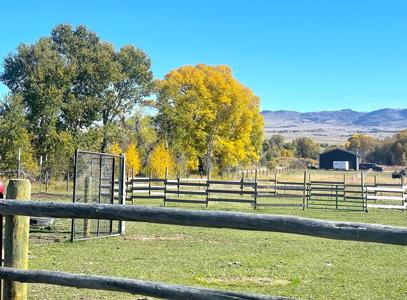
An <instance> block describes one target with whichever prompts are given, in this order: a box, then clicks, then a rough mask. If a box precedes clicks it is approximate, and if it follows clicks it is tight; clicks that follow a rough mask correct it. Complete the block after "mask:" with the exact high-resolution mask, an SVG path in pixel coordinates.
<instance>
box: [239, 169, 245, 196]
mask: <svg viewBox="0 0 407 300" xmlns="http://www.w3.org/2000/svg"><path fill="white" fill-rule="evenodd" d="M243 182H244V172H242V179H241V180H240V196H241V197H243V189H244V188H243Z"/></svg>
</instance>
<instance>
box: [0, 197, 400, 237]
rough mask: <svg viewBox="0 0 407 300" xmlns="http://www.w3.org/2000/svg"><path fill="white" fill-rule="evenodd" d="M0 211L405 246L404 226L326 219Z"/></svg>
mask: <svg viewBox="0 0 407 300" xmlns="http://www.w3.org/2000/svg"><path fill="white" fill-rule="evenodd" d="M0 214H2V215H21V216H38V217H54V218H69V219H71V218H75V219H106V220H121V221H135V222H148V223H159V224H169V225H182V226H195V227H210V228H230V229H241V230H256V231H270V232H283V233H293V234H301V235H308V236H315V237H324V238H331V239H337V240H352V241H364V242H377V243H385V244H396V245H407V228H404V227H395V226H385V225H376V224H365V223H352V222H338V221H325V220H318V219H309V218H300V217H293V216H284V215H271V214H253V213H241V212H227V211H202V210H187V209H178V208H164V207H143V206H128V205H127V206H125V205H120V204H84V203H55V202H37V201H18V200H0Z"/></svg>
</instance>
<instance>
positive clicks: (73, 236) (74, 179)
mask: <svg viewBox="0 0 407 300" xmlns="http://www.w3.org/2000/svg"><path fill="white" fill-rule="evenodd" d="M73 160H74V161H73V193H72V202H73V203H75V202H76V190H77V188H78V187H77V184H76V180H77V178H78V171H77V163H78V149H76V150H75V156H74V158H73ZM74 240H75V219H72V221H71V242H73V241H74Z"/></svg>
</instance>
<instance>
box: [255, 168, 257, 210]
mask: <svg viewBox="0 0 407 300" xmlns="http://www.w3.org/2000/svg"><path fill="white" fill-rule="evenodd" d="M256 208H257V169H256V170H255V171H254V209H256Z"/></svg>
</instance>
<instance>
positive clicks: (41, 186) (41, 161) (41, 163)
mask: <svg viewBox="0 0 407 300" xmlns="http://www.w3.org/2000/svg"><path fill="white" fill-rule="evenodd" d="M41 191H42V155H40V194H41Z"/></svg>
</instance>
